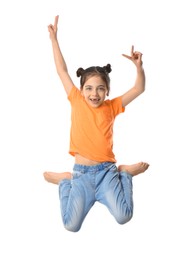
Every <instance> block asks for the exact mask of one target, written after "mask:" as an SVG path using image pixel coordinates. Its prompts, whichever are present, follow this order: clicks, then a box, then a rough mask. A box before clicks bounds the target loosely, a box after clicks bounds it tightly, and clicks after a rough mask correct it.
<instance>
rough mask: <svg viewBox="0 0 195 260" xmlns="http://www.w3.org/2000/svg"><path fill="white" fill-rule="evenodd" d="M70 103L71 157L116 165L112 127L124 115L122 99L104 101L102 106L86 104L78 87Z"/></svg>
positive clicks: (74, 88)
mask: <svg viewBox="0 0 195 260" xmlns="http://www.w3.org/2000/svg"><path fill="white" fill-rule="evenodd" d="M68 99H69V101H70V103H71V132H70V150H69V153H70V154H71V155H73V156H74V155H75V154H76V153H78V154H80V155H82V156H84V157H86V158H88V159H90V160H93V161H98V162H116V159H115V155H114V153H113V150H112V149H113V124H114V119H115V117H116V116H117V115H118V114H120V113H122V112H124V111H125V108H124V107H123V106H122V100H121V97H117V98H114V99H112V100H105V101H104V102H103V104H102V105H101V106H100V107H97V108H93V107H91V106H90V105H88V104H87V102H86V101H85V99H84V97H83V96H82V95H81V92H80V91H79V89H77V88H76V87H73V88H72V89H71V92H70V94H69V96H68Z"/></svg>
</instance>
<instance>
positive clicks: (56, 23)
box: [54, 15, 59, 27]
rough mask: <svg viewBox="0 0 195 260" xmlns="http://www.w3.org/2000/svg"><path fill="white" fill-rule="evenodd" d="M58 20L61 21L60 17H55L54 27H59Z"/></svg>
mask: <svg viewBox="0 0 195 260" xmlns="http://www.w3.org/2000/svg"><path fill="white" fill-rule="evenodd" d="M58 19H59V15H57V16H56V17H55V22H54V27H57V25H58Z"/></svg>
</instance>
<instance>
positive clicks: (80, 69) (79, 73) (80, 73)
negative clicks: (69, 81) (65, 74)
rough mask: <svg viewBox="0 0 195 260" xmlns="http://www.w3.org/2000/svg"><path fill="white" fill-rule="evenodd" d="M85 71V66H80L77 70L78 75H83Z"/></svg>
mask: <svg viewBox="0 0 195 260" xmlns="http://www.w3.org/2000/svg"><path fill="white" fill-rule="evenodd" d="M84 71H85V70H84V69H83V68H78V70H77V72H76V74H77V77H80V76H82V75H83V72H84Z"/></svg>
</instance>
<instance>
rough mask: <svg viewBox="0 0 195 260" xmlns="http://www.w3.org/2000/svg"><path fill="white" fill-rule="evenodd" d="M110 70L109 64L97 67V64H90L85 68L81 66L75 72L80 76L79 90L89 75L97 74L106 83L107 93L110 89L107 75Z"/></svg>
mask: <svg viewBox="0 0 195 260" xmlns="http://www.w3.org/2000/svg"><path fill="white" fill-rule="evenodd" d="M111 71H112V69H111V65H110V64H107V65H106V66H104V67H99V66H92V67H89V68H87V69H85V70H84V69H83V68H79V69H78V70H77V72H76V74H77V77H81V79H80V88H81V90H82V89H83V86H84V84H85V82H86V80H88V79H89V78H90V77H93V76H99V77H100V78H101V79H102V80H103V81H104V82H105V84H106V87H107V90H108V94H107V95H109V91H110V77H109V75H108V74H109V73H110V72H111Z"/></svg>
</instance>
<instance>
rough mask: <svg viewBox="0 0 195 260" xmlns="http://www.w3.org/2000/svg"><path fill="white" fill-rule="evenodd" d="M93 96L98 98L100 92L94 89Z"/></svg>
mask: <svg viewBox="0 0 195 260" xmlns="http://www.w3.org/2000/svg"><path fill="white" fill-rule="evenodd" d="M92 95H93V96H98V90H97V89H95V88H94V89H93V91H92Z"/></svg>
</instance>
